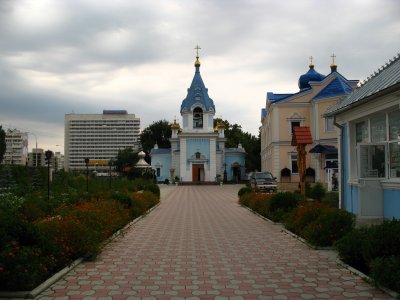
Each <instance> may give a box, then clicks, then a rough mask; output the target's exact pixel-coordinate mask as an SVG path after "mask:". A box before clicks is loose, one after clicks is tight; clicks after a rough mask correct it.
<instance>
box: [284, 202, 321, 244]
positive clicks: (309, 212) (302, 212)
mask: <svg viewBox="0 0 400 300" xmlns="http://www.w3.org/2000/svg"><path fill="white" fill-rule="evenodd" d="M325 207H326V206H324V205H321V204H320V203H315V202H304V203H303V204H302V205H300V206H298V207H296V208H295V209H294V210H293V211H292V212H291V213H290V214H288V216H287V217H286V219H285V222H284V223H285V227H286V229H288V230H290V231H292V232H294V233H295V234H297V235H300V236H303V230H304V228H305V227H306V226H307V225H308V224H310V223H312V222H314V221H315V220H317V219H318V217H319V215H320V214H321V212H322V210H323V209H324V208H325Z"/></svg>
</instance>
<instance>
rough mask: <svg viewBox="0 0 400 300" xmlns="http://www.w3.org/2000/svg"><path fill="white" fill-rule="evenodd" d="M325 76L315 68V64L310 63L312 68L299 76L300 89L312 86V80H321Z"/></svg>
mask: <svg viewBox="0 0 400 300" xmlns="http://www.w3.org/2000/svg"><path fill="white" fill-rule="evenodd" d="M324 78H325V75H322V74H320V73H318V72H317V71H315V70H314V65H310V69H309V70H308V72H307V73H305V74H303V75H301V76H300V78H299V89H301V90H302V89H306V88H310V87H311V86H310V81H321V80H323V79H324Z"/></svg>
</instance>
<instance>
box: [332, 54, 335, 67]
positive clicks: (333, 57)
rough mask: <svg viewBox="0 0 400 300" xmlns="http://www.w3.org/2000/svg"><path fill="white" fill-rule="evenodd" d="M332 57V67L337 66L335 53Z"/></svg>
mask: <svg viewBox="0 0 400 300" xmlns="http://www.w3.org/2000/svg"><path fill="white" fill-rule="evenodd" d="M331 57H332V65H334V64H335V57H336V55H335V53H332V55H331Z"/></svg>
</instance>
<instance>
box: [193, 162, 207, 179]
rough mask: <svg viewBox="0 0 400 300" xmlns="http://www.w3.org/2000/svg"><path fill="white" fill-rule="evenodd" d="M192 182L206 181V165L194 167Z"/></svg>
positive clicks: (194, 165) (195, 165)
mask: <svg viewBox="0 0 400 300" xmlns="http://www.w3.org/2000/svg"><path fill="white" fill-rule="evenodd" d="M192 181H193V182H199V181H204V164H193V165H192Z"/></svg>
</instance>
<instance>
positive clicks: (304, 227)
mask: <svg viewBox="0 0 400 300" xmlns="http://www.w3.org/2000/svg"><path fill="white" fill-rule="evenodd" d="M316 189H317V191H316V192H315V193H314V194H315V195H317V194H318V195H319V196H318V197H319V198H320V199H322V200H321V201H309V200H306V199H302V197H301V196H300V195H299V194H298V193H290V192H284V193H283V192H280V193H276V194H261V193H254V192H253V191H252V190H251V189H249V188H247V187H244V188H242V189H241V190H239V192H238V195H239V203H240V204H241V205H243V206H246V207H248V208H250V209H251V210H253V211H254V212H256V213H258V214H259V215H261V216H263V217H266V218H268V219H270V220H271V221H274V222H279V223H282V224H283V226H284V227H285V228H286V229H287V230H289V231H290V232H292V233H293V234H295V235H297V236H299V237H301V238H302V239H304V241H305V242H306V243H308V244H309V245H310V246H311V247H316V248H318V247H333V248H334V249H336V250H337V251H338V254H339V257H340V259H341V260H342V261H343V262H344V263H346V264H348V265H349V266H351V267H353V268H355V269H356V270H358V271H359V272H362V273H363V274H366V275H367V276H369V277H370V278H371V280H372V281H373V283H374V284H376V285H377V286H380V287H383V288H389V289H391V290H393V291H394V292H395V294H396V293H397V296H399V293H400V221H399V220H393V221H385V222H384V223H383V224H382V225H375V226H370V227H363V228H358V229H355V228H354V225H355V216H354V215H353V214H351V213H349V212H346V211H344V210H340V209H338V208H336V203H335V201H332V199H333V196H332V194H325V192H324V191H323V190H321V186H319V185H316ZM308 191H309V193H310V194H311V195H312V189H311V188H310V187H309V186H308ZM326 196H327V197H326ZM325 199H327V201H324V200H325Z"/></svg>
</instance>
